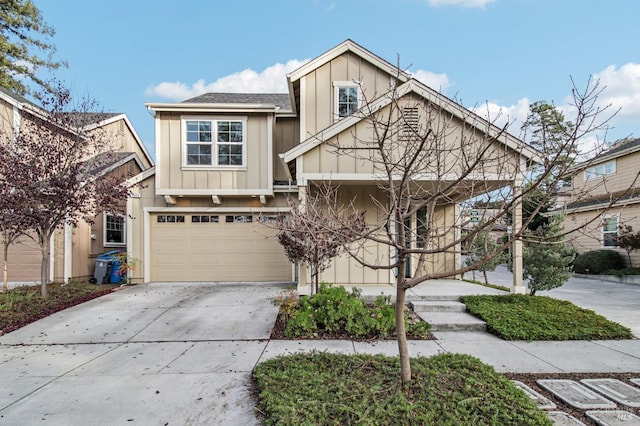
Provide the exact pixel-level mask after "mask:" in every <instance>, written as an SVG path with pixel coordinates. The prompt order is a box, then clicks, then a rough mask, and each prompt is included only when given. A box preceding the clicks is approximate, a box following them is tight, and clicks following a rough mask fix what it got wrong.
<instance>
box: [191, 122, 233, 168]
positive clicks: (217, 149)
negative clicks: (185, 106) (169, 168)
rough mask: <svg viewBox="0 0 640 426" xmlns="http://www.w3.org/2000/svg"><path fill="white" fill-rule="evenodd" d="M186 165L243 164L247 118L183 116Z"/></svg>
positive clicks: (226, 165)
mask: <svg viewBox="0 0 640 426" xmlns="http://www.w3.org/2000/svg"><path fill="white" fill-rule="evenodd" d="M183 127H184V129H185V130H184V132H185V134H184V141H185V143H184V147H185V148H184V151H185V152H184V158H185V160H184V165H185V166H213V167H229V166H231V167H243V166H245V151H246V119H240V120H238V119H235V118H234V119H226V118H225V119H193V120H192V119H184V120H183Z"/></svg>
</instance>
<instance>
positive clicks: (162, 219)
mask: <svg viewBox="0 0 640 426" xmlns="http://www.w3.org/2000/svg"><path fill="white" fill-rule="evenodd" d="M166 221H167V216H165V215H163V214H161V215H158V223H165V222H166Z"/></svg>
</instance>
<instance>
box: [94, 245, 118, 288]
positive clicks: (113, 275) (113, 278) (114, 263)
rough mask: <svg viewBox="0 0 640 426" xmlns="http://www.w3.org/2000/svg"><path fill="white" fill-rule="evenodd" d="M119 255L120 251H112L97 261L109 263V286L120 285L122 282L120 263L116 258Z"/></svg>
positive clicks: (100, 256) (99, 257) (102, 255)
mask: <svg viewBox="0 0 640 426" xmlns="http://www.w3.org/2000/svg"><path fill="white" fill-rule="evenodd" d="M120 253H122V252H121V251H120V250H112V251H108V252H106V253H102V254H101V255H99V256H98V260H104V261H109V263H111V270H110V272H109V283H110V284H120V282H122V272H121V271H120V261H118V258H117V257H116V256H117V255H118V254H120Z"/></svg>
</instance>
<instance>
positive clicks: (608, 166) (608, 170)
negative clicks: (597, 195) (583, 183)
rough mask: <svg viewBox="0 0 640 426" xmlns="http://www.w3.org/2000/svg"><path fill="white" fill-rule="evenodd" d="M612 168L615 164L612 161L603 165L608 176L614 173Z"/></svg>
mask: <svg viewBox="0 0 640 426" xmlns="http://www.w3.org/2000/svg"><path fill="white" fill-rule="evenodd" d="M614 168H615V163H614V162H613V161H609V162H608V163H607V164H605V171H606V173H607V174H608V175H610V174H613V173H614Z"/></svg>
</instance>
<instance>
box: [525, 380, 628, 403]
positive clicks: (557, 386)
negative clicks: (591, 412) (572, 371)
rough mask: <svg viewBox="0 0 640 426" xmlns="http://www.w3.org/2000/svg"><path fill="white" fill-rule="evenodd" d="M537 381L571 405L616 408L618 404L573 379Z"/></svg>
mask: <svg viewBox="0 0 640 426" xmlns="http://www.w3.org/2000/svg"><path fill="white" fill-rule="evenodd" d="M537 383H538V384H539V385H540V386H542V387H543V388H545V389H546V390H548V391H549V392H551V393H553V394H554V395H555V396H557V397H558V398H560V399H561V400H563V401H564V402H566V403H567V404H569V405H572V406H574V407H576V408H582V409H586V410H588V409H597V408H616V404H615V403H613V402H612V401H609V400H608V399H606V398H604V397H603V396H601V395H598V394H597V393H595V392H593V391H592V390H591V389H589V388H587V387H586V386H583V385H581V384H580V383H578V382H576V381H573V380H565V379H541V380H538V381H537Z"/></svg>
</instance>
